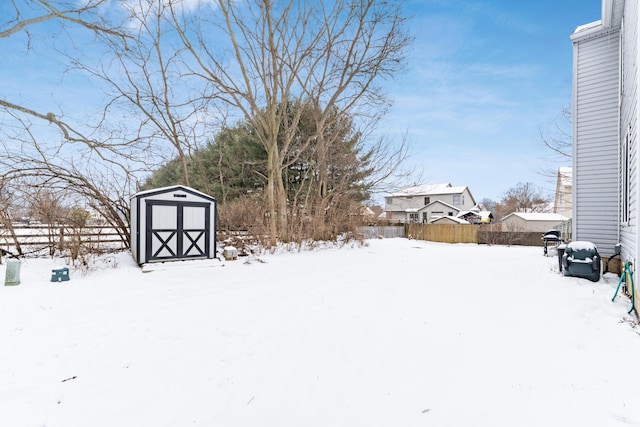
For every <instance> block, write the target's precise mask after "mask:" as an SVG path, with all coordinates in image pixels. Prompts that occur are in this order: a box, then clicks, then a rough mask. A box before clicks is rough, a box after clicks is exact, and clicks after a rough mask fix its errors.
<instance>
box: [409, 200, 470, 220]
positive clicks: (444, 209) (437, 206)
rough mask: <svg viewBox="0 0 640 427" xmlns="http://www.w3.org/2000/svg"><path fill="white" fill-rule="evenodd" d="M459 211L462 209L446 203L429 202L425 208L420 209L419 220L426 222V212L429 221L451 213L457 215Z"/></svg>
mask: <svg viewBox="0 0 640 427" xmlns="http://www.w3.org/2000/svg"><path fill="white" fill-rule="evenodd" d="M459 212H460V210H458V208H455V207H452V206H448V205H445V204H444V203H440V202H435V203H431V204H429V205H428V206H425V207H424V208H423V209H420V210H419V211H418V222H424V221H423V218H424V216H423V214H424V213H426V214H427V221H426V222H428V223H429V222H431V221H433V220H434V219H437V218H440V217H443V216H449V214H451V216H455V215H457V214H458V213H459Z"/></svg>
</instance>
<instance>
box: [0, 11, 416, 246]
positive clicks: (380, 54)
mask: <svg viewBox="0 0 640 427" xmlns="http://www.w3.org/2000/svg"><path fill="white" fill-rule="evenodd" d="M4 7H6V6H4ZM8 10H10V11H11V12H12V13H11V14H10V15H5V16H8V18H7V19H6V20H5V21H2V22H0V38H2V37H4V38H8V37H14V36H15V35H16V34H20V33H22V34H23V35H24V34H27V35H30V34H31V31H33V32H35V31H37V30H38V28H39V27H38V26H39V25H43V23H44V22H47V23H48V24H47V25H57V26H58V28H59V29H60V31H61V32H62V33H63V34H64V33H65V32H68V33H67V35H68V36H69V37H68V38H69V39H71V38H73V36H75V35H76V34H78V33H80V34H81V33H83V32H84V33H85V36H86V35H91V36H93V39H92V42H91V43H93V44H90V45H87V44H86V43H85V44H78V45H74V44H70V43H68V44H64V45H63V44H59V45H58V46H63V47H60V48H59V49H60V51H59V54H60V56H61V57H62V58H64V60H65V61H68V62H69V64H70V67H69V70H70V71H68V72H70V73H71V72H77V73H79V74H80V75H82V76H84V77H85V78H91V79H92V81H94V82H95V84H96V85H100V87H101V88H103V90H104V91H105V99H104V102H103V104H102V109H101V111H100V112H99V113H98V114H96V115H95V116H94V118H93V121H92V122H91V123H88V122H87V121H86V118H78V119H76V118H74V117H67V116H65V114H64V109H63V108H62V107H61V108H60V111H39V110H38V108H36V107H30V106H24V105H21V104H19V103H17V102H12V101H11V100H10V99H8V98H7V97H6V96H4V94H2V93H0V101H1V102H0V107H2V108H3V114H4V115H5V117H9V118H10V119H11V121H12V127H11V131H7V130H8V129H9V128H8V127H6V126H5V127H3V128H2V133H3V144H4V148H5V150H6V151H7V153H8V154H9V153H10V154H11V155H8V156H6V158H5V160H4V161H3V164H2V167H3V170H4V172H3V176H4V177H5V180H4V181H3V183H5V185H6V186H7V188H9V187H10V186H13V188H14V189H25V188H37V187H38V186H40V187H42V186H51V188H52V189H54V188H57V189H64V191H66V192H71V193H73V197H77V198H78V199H79V200H82V199H85V198H88V199H90V200H92V201H93V202H94V204H95V205H96V207H97V208H99V209H100V210H101V211H104V213H105V215H108V217H109V220H110V222H113V223H114V224H117V225H118V226H120V227H121V228H122V229H123V230H125V229H126V227H125V224H124V222H126V208H125V206H126V199H127V196H128V195H129V194H130V193H131V192H132V190H133V189H134V187H135V183H136V182H137V180H138V179H139V178H140V177H141V176H143V173H144V172H145V171H147V173H149V172H150V171H152V170H156V169H157V167H158V166H159V165H162V164H166V163H167V161H168V160H173V161H172V162H171V163H169V164H170V165H172V167H173V168H174V169H173V173H175V174H176V179H175V181H177V182H182V183H185V184H187V185H200V184H198V179H200V178H199V177H202V176H206V174H207V169H210V168H211V164H210V163H208V162H207V161H205V157H206V155H207V151H208V150H209V151H211V147H209V146H208V145H207V144H208V143H209V144H214V145H217V146H218V147H219V146H221V144H223V143H224V139H219V138H223V136H224V138H233V137H234V136H233V135H232V134H233V132H232V131H233V130H234V129H235V130H236V131H239V130H240V129H238V128H239V127H241V128H242V130H243V132H242V135H240V134H239V133H237V132H236V134H235V135H236V136H235V137H241V138H248V139H250V140H251V142H252V145H251V146H249V145H247V146H245V148H248V147H251V150H256V146H257V147H260V153H261V155H264V159H261V160H260V163H261V166H260V167H257V165H252V166H251V168H247V169H245V170H244V172H247V171H249V174H248V175H247V177H245V178H243V179H249V180H254V179H256V180H257V182H258V183H259V184H258V185H259V186H261V194H262V197H263V200H264V205H262V207H261V209H262V211H261V212H260V216H261V217H262V218H264V219H265V221H266V223H267V226H268V235H269V239H270V243H272V244H273V243H275V242H276V241H277V240H278V239H283V240H288V239H291V237H292V233H293V232H294V231H295V227H297V226H298V225H299V223H298V225H296V226H293V225H292V224H291V223H290V222H291V218H294V217H296V218H299V217H302V216H304V217H305V218H310V221H311V222H312V223H314V224H316V225H318V224H320V223H321V222H323V221H325V219H326V217H327V216H328V215H330V214H331V213H332V212H333V211H337V209H335V208H336V207H337V206H340V204H341V203H343V202H345V200H347V199H348V200H356V199H357V198H358V197H360V196H358V197H354V196H353V195H352V196H350V197H349V198H347V199H344V198H340V197H337V195H338V194H346V193H348V192H349V191H355V192H361V193H362V194H366V191H364V192H363V191H362V189H358V190H353V188H349V186H352V187H353V186H358V185H364V184H363V183H364V182H365V181H367V185H369V186H371V185H373V183H374V182H376V181H380V180H383V179H384V178H386V177H388V176H389V175H390V174H392V173H393V172H394V171H395V168H396V166H397V165H398V164H399V163H400V161H401V160H402V158H403V156H404V155H405V154H406V151H405V150H406V147H405V146H404V145H402V144H400V145H399V146H396V147H394V148H390V147H391V146H390V145H387V141H384V140H383V139H373V138H371V135H372V133H371V132H370V131H371V129H372V126H374V125H375V124H376V123H377V122H378V120H379V119H380V118H381V117H382V116H383V115H384V114H385V112H386V109H387V107H388V106H389V105H390V99H389V98H388V97H387V96H386V94H385V93H384V92H383V91H382V90H381V82H382V81H383V80H384V79H387V78H389V77H392V76H393V75H395V74H396V73H397V72H398V71H400V69H401V67H402V64H403V60H404V55H405V50H406V47H407V46H408V44H409V43H410V41H411V38H410V37H409V36H408V35H407V34H406V32H405V30H404V26H405V23H406V17H405V16H404V15H403V10H402V2H394V1H379V0H332V1H328V0H327V1H313V2H312V1H299V0H288V1H287V0H285V1H273V0H250V1H247V2H237V1H233V0H210V1H204V0H203V1H182V0H138V1H135V2H110V1H106V0H81V1H70V0H65V1H62V0H60V1H55V0H13V1H12V2H11V6H10V7H9V9H8ZM46 42H47V41H46V40H45V43H46ZM87 76H88V77H87ZM227 123H239V125H237V126H236V125H234V124H232V125H228V124H227ZM13 124H18V126H17V127H16V126H13ZM34 125H43V126H45V127H46V126H48V130H49V131H51V130H52V129H54V130H57V132H56V133H55V139H57V141H56V140H55V139H54V138H51V134H49V135H47V136H46V137H43V136H42V135H41V134H40V133H38V132H29V130H30V129H32V128H33V127H34ZM343 126H347V129H348V130H347V131H346V132H347V134H348V135H346V134H345V133H344V132H341V131H340V128H341V127H343ZM18 128H19V130H18V131H16V129H18ZM212 135H216V137H215V141H213V142H212V140H211V139H212ZM346 136H348V137H346ZM9 140H11V141H12V142H14V141H16V140H19V141H20V147H19V149H17V148H16V146H15V144H9V143H8V141H9ZM349 144H351V146H350V147H349ZM235 148H239V147H235ZM214 151H215V150H214ZM222 152H223V151H220V152H219V153H217V154H218V156H217V157H216V159H215V160H216V161H217V162H218V166H219V167H221V166H223V165H226V166H229V167H230V168H231V169H227V170H226V171H224V173H223V172H222V171H223V169H221V168H219V169H218V177H217V179H216V180H207V181H206V182H203V183H202V186H203V189H204V190H207V191H213V190H214V188H213V187H215V185H218V183H220V186H219V189H220V191H221V193H220V196H219V197H221V198H222V200H225V201H226V200H230V198H232V197H234V191H235V190H234V185H230V183H229V182H226V181H225V180H228V179H229V177H230V176H231V177H233V176H234V174H235V173H236V172H237V171H236V172H232V170H233V168H237V167H243V164H238V162H234V161H233V160H230V159H233V157H234V156H236V155H240V154H237V153H236V154H234V153H231V152H228V151H227V152H224V156H222V155H221V153H222ZM215 154H216V153H215V152H211V153H209V154H208V155H210V156H214V155H215ZM253 154H256V153H253ZM202 156H205V157H202ZM225 156H226V157H225ZM350 156H351V158H352V159H351V160H352V162H351V163H352V164H357V163H358V162H354V161H353V160H354V159H356V158H358V159H359V164H360V166H361V168H360V170H351V171H350V172H349V173H347V172H346V171H348V170H349V169H348V168H347V167H346V164H347V163H348V162H347V159H348V158H349V157H350ZM15 158H19V159H20V162H21V164H22V165H25V166H26V167H22V168H18V167H17V166H16V162H13V161H12V160H10V159H15ZM65 158H66V160H65ZM310 158H312V159H313V161H312V162H310V161H309V159H310ZM69 159H71V160H70V161H69ZM338 159H340V160H339V161H340V162H344V163H345V166H344V167H338V168H336V164H337V163H339V162H338ZM244 166H245V167H247V166H248V165H246V164H244ZM367 169H368V171H367ZM25 171H27V172H25ZM363 171H367V173H365V174H364V175H362V172H363ZM311 174H312V175H313V180H311V179H309V176H311ZM311 182H313V185H310V183H311ZM214 183H215V184H214ZM338 183H339V184H340V186H341V187H344V188H345V190H344V191H340V192H339V191H336V188H337V187H338ZM25 184H28V185H27V186H25ZM243 185H246V184H243ZM207 186H213V187H211V188H207ZM347 190H348V191H347ZM345 203H346V202H345ZM114 206H116V207H117V208H116V209H114V208H113V207H114ZM294 207H295V208H294Z"/></svg>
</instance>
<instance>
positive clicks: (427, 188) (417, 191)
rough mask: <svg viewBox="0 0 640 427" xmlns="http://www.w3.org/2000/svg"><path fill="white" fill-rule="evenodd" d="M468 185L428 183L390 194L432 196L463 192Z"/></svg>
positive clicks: (394, 195)
mask: <svg viewBox="0 0 640 427" xmlns="http://www.w3.org/2000/svg"><path fill="white" fill-rule="evenodd" d="M465 188H466V187H452V186H451V184H426V185H415V186H413V187H407V188H403V189H402V190H398V191H396V192H395V193H391V194H390V195H389V196H392V197H400V196H430V195H438V194H458V193H462V192H463V191H464V189H465Z"/></svg>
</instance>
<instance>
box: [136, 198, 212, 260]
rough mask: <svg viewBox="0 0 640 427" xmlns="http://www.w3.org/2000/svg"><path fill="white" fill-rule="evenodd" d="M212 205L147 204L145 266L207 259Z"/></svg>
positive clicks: (184, 203)
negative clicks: (152, 263)
mask: <svg viewBox="0 0 640 427" xmlns="http://www.w3.org/2000/svg"><path fill="white" fill-rule="evenodd" d="M210 209H211V205H210V204H208V203H197V202H171V201H158V200H149V201H147V208H146V228H147V229H146V239H147V240H146V245H145V246H146V262H149V261H159V260H170V259H184V258H209V251H210V250H211V248H210V247H209V246H210V244H209V242H210V238H209V236H210V230H211V227H210V218H211V217H210V215H209V214H210V212H209V210H210Z"/></svg>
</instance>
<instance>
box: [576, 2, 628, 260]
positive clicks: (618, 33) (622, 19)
mask: <svg viewBox="0 0 640 427" xmlns="http://www.w3.org/2000/svg"><path fill="white" fill-rule="evenodd" d="M638 34H640V25H639V23H638V1H637V0H633V1H631V0H603V1H602V19H601V20H599V21H596V22H592V23H590V24H586V25H582V26H580V27H578V28H576V30H575V31H574V32H573V34H572V35H571V40H572V42H573V239H574V240H586V241H590V242H593V243H594V244H595V245H596V246H597V247H598V251H599V252H600V253H601V254H602V255H603V256H604V257H609V256H611V255H613V254H614V247H615V245H616V244H617V243H621V244H622V247H621V259H622V260H623V261H636V260H637V258H638V256H639V254H640V248H639V246H638V245H639V242H640V238H639V231H640V230H639V228H638V184H639V175H638V155H639V154H640V153H639V152H638V137H639V134H638V125H639V124H640V121H639V119H640V117H639V116H640V106H639V103H640V99H639V97H638V85H639V84H638V79H639V74H638V64H639V63H640V61H639V60H640V58H639V50H638V45H639V41H638ZM634 265H635V262H634Z"/></svg>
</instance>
